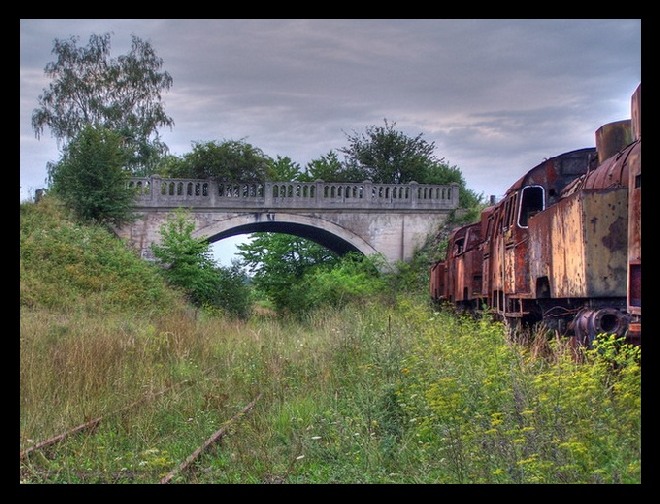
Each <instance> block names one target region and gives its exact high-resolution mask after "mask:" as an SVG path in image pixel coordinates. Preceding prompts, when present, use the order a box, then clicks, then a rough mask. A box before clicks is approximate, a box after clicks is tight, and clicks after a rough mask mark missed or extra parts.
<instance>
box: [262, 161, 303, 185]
mask: <svg viewBox="0 0 660 504" xmlns="http://www.w3.org/2000/svg"><path fill="white" fill-rule="evenodd" d="M270 175H271V177H272V178H273V180H275V181H278V182H294V181H300V177H301V175H302V173H301V171H300V165H299V164H298V163H296V162H294V161H292V160H291V158H290V157H288V156H285V157H282V156H277V158H276V159H275V160H274V161H272V162H271V172H270Z"/></svg>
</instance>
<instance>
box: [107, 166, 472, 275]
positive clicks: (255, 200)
mask: <svg viewBox="0 0 660 504" xmlns="http://www.w3.org/2000/svg"><path fill="white" fill-rule="evenodd" d="M129 185H130V186H131V187H134V188H135V189H136V192H137V193H138V196H137V199H136V202H135V207H134V211H135V212H136V213H137V214H138V215H139V216H140V218H139V219H138V220H136V221H135V222H133V223H131V224H128V225H125V226H124V227H122V228H120V229H118V230H117V233H118V234H119V236H120V237H122V238H124V239H126V240H127V241H128V242H129V243H130V244H131V245H132V246H133V247H135V248H136V249H137V250H139V251H140V253H141V255H142V257H144V258H147V259H151V258H153V253H152V252H151V244H152V243H159V242H160V239H161V237H160V229H161V226H162V225H163V224H164V223H165V222H166V221H167V218H168V216H169V215H170V214H171V213H172V211H173V210H174V209H176V208H179V207H182V208H187V209H189V210H190V217H191V218H192V219H193V220H194V222H195V231H194V233H193V235H194V236H195V237H197V238H204V239H206V240H208V241H209V242H210V243H213V242H216V241H218V240H222V239H223V238H228V237H230V236H235V235H239V234H249V233H254V232H258V231H269V232H277V233H286V234H291V235H296V236H301V237H303V238H308V239H310V240H313V241H315V242H317V243H319V244H321V245H323V246H325V247H326V248H328V249H330V250H332V251H334V252H337V253H340V254H343V253H346V252H349V251H358V252H362V253H363V254H365V255H372V254H382V255H383V256H384V257H385V259H386V260H387V261H388V262H389V263H390V264H394V263H395V262H396V261H407V260H410V259H411V258H412V256H413V253H414V252H415V250H416V249H417V248H419V247H420V246H421V245H423V244H424V241H425V240H426V238H427V237H428V235H429V234H430V233H434V232H436V231H437V230H438V227H439V226H440V225H441V224H443V223H444V222H445V220H446V219H447V217H448V215H449V213H450V212H451V211H452V210H454V209H456V208H458V194H459V188H458V185H457V184H451V185H423V184H417V183H416V182H411V183H409V184H375V183H372V182H370V181H364V182H359V183H329V182H323V181H316V182H308V183H303V182H258V183H225V182H218V181H215V180H212V179H208V180H192V179H164V178H161V177H159V176H152V177H148V178H132V179H131V180H130V182H129Z"/></svg>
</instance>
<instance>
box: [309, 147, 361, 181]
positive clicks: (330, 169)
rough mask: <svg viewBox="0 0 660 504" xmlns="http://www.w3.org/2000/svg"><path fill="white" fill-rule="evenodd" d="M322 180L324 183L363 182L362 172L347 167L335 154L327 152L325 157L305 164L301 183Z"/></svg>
mask: <svg viewBox="0 0 660 504" xmlns="http://www.w3.org/2000/svg"><path fill="white" fill-rule="evenodd" d="M315 180H323V181H325V182H362V181H363V180H365V174H364V172H363V171H361V170H359V169H356V168H355V167H347V166H345V165H344V164H342V162H341V161H340V160H339V158H338V157H337V153H336V152H334V151H330V152H328V154H326V155H325V156H321V157H320V158H318V159H313V160H312V161H310V162H309V163H307V167H306V169H305V174H304V176H303V180H301V181H302V182H313V181H315Z"/></svg>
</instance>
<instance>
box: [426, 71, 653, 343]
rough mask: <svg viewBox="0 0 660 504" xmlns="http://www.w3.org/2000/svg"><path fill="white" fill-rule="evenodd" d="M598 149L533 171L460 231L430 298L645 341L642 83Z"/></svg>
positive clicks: (434, 269) (584, 338)
mask: <svg viewBox="0 0 660 504" xmlns="http://www.w3.org/2000/svg"><path fill="white" fill-rule="evenodd" d="M595 137H596V147H595V148H585V149H579V150H575V151H571V152H566V153H564V154H561V155H559V156H556V157H553V158H549V159H546V160H544V161H543V162H542V163H540V164H539V165H537V166H535V167H534V168H532V169H531V170H529V171H528V172H527V173H525V175H523V176H522V177H521V178H520V179H519V180H518V181H517V182H515V183H514V184H513V185H512V186H511V187H510V188H509V189H508V190H507V192H506V194H505V195H504V197H503V198H502V199H501V200H500V201H499V202H497V203H495V202H492V204H491V206H489V207H487V208H485V209H484V210H483V211H482V213H481V217H480V220H479V221H478V222H475V223H472V224H468V225H464V226H461V227H459V228H457V229H454V230H453V231H452V232H451V233H450V235H449V239H448V244H447V253H446V257H445V259H444V260H443V261H439V262H437V263H435V264H433V265H432V266H431V269H430V285H429V288H430V296H431V299H432V300H433V301H434V302H436V303H450V304H452V305H454V306H456V307H459V308H460V309H462V310H469V311H482V310H487V311H488V312H490V313H492V314H493V315H495V316H496V317H498V318H500V319H502V320H506V321H507V322H508V323H509V325H511V326H513V327H521V326H523V325H524V326H526V327H530V326H532V325H533V324H536V323H539V322H541V323H543V324H544V325H545V326H546V327H547V328H548V329H552V330H556V331H558V332H559V333H561V334H565V335H568V336H571V337H575V339H576V341H578V342H580V343H582V344H587V345H589V344H590V343H591V341H593V338H594V337H595V336H596V335H598V334H600V333H608V334H616V335H617V336H619V337H625V338H626V340H627V341H629V342H631V343H634V344H641V316H642V306H641V301H642V294H641V282H642V280H641V268H642V256H641V234H642V227H641V174H642V154H641V150H642V140H641V84H640V85H639V86H638V87H637V89H636V90H635V92H634V93H633V95H632V98H631V118H630V119H628V120H625V121H618V122H615V123H610V124H607V125H604V126H602V127H601V128H599V129H598V130H597V131H596V134H595Z"/></svg>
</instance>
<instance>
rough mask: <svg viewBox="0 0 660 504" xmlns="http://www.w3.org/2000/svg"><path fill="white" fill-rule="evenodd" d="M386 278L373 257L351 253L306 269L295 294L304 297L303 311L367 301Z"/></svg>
mask: <svg viewBox="0 0 660 504" xmlns="http://www.w3.org/2000/svg"><path fill="white" fill-rule="evenodd" d="M385 286H386V283H385V280H384V278H383V277H382V276H381V275H380V273H379V272H378V269H377V267H376V265H375V263H374V261H373V260H371V258H367V257H365V256H363V255H362V254H359V253H349V254H346V255H344V256H342V257H341V258H339V259H338V260H337V261H335V262H334V263H331V264H328V263H325V264H322V265H319V266H317V267H315V268H312V269H310V270H308V271H306V273H305V275H304V277H303V279H302V281H301V282H298V283H297V284H295V285H294V286H293V289H292V291H293V292H292V294H293V297H295V298H296V299H302V300H304V304H301V305H300V307H299V308H298V309H299V311H300V312H301V313H304V312H307V311H309V310H313V309H319V308H322V307H333V308H341V307H343V306H346V305H347V304H349V303H359V302H367V301H368V300H369V299H372V298H373V296H375V295H377V294H378V293H381V292H383V290H384V288H385Z"/></svg>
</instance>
